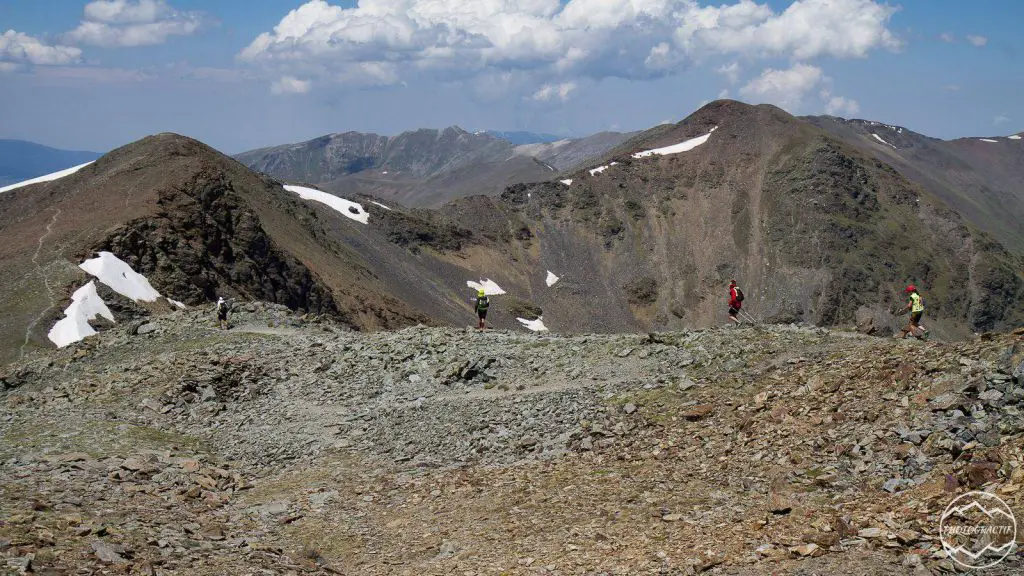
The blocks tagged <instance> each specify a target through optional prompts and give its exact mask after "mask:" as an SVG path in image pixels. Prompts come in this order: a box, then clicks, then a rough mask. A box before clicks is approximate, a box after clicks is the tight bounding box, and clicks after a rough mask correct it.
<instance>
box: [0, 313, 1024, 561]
mask: <svg viewBox="0 0 1024 576" xmlns="http://www.w3.org/2000/svg"><path fill="white" fill-rule="evenodd" d="M213 324H214V323H213V322H212V319H211V316H210V311H209V310H190V311H182V312H175V313H173V314H169V315H166V316H162V317H159V318H154V319H150V320H149V321H148V322H147V323H145V324H141V325H140V324H138V323H136V324H133V325H131V326H120V327H118V328H116V329H114V330H110V331H108V332H104V333H102V334H101V335H100V336H98V337H95V338H92V339H89V340H87V341H86V342H83V343H81V344H79V345H76V346H74V347H70V348H67V349H64V350H60V351H56V352H52V353H48V354H45V355H39V356H36V357H34V358H30V359H27V360H26V361H23V362H21V363H18V364H13V365H10V366H8V367H6V368H5V369H3V371H0V382H2V386H0V394H2V395H3V398H2V405H0V435H2V443H0V490H2V498H0V555H2V560H0V567H3V568H5V569H6V570H7V571H8V572H9V573H12V574H20V573H36V574H189V575H192V574H200V575H202V574H211V575H212V574H238V575H244V574H250V575H277V574H281V575H284V574H318V573H319V574H408V575H420V574H437V575H449V574H457V575H477V574H481V575H485V574H486V575H490V574H495V575H499V574H552V575H554V574H561V575H593V576H597V575H612V574H615V575H621V574H695V573H701V572H704V573H709V574H832V573H840V572H842V573H847V574H897V573H914V574H917V573H920V574H929V573H932V574H934V573H942V572H954V571H957V570H958V568H957V565H956V564H954V563H953V562H952V561H951V560H950V559H949V558H947V557H946V553H945V552H944V550H943V546H942V544H941V543H940V540H939V537H938V528H939V515H940V514H941V513H942V511H943V510H944V509H945V507H946V506H947V504H949V502H950V501H951V500H952V499H953V498H954V497H955V496H956V495H958V494H961V493H965V492H967V491H970V490H976V489H985V490H987V491H990V492H993V493H995V494H998V495H999V496H1000V497H1002V498H1003V499H1004V500H1005V501H1006V502H1007V503H1008V504H1009V505H1010V506H1011V508H1013V509H1014V511H1015V513H1016V516H1017V518H1020V519H1021V520H1022V521H1024V490H1022V488H1024V466H1022V465H1024V416H1022V414H1021V409H1022V408H1024V364H1022V360H1024V332H1020V333H1017V334H1006V335H985V336H983V337H981V338H978V339H976V340H973V341H969V342H961V343H942V342H928V343H922V342H917V341H894V340H891V339H882V338H873V337H867V336H860V335H856V334H852V333H846V332H839V331H828V330H823V329H816V328H805V327H796V326H763V327H753V328H741V329H722V330H708V331H692V332H674V333H663V334H651V335H584V336H572V337H568V336H566V337H562V336H556V335H536V334H531V333H519V332H505V331H487V332H478V331H475V330H471V329H467V330H457V329H441V328H423V327H418V328H410V329H406V330H402V331H398V332H379V333H374V334H360V333H354V332H351V331H348V330H347V329H345V328H343V327H340V326H337V325H334V324H332V323H330V322H327V321H321V320H319V319H316V318H309V317H304V318H299V317H295V316H292V315H291V314H290V313H288V312H287V310H285V309H283V308H281V307H276V306H273V305H264V304H251V305H245V306H243V307H241V308H240V309H239V310H238V313H237V314H236V315H235V318H234V324H235V325H234V327H233V329H232V330H229V331H226V332H224V331H219V330H216V329H215V327H214V325H213ZM1017 538H1018V541H1024V529H1022V530H1021V531H1019V532H1018V535H1017ZM1022 567H1024V556H1021V555H1020V553H1016V555H1014V556H1011V557H1010V558H1008V559H1007V560H1005V561H1004V562H1003V563H1002V564H999V565H998V566H997V567H995V568H992V569H989V570H986V571H985V572H984V573H985V574H1016V573H1019V571H1020V570H1021V569H1022Z"/></svg>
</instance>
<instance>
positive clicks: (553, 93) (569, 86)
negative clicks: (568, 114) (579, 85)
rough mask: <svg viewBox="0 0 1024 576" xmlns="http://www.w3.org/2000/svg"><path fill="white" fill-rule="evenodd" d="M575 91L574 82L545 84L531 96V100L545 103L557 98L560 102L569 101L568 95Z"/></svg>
mask: <svg viewBox="0 0 1024 576" xmlns="http://www.w3.org/2000/svg"><path fill="white" fill-rule="evenodd" d="M575 89H576V83H575V82H565V83H563V84H556V85H552V84H545V85H544V86H541V88H540V90H537V91H536V92H534V94H533V99H534V100H537V101H539V102H546V101H548V100H552V99H555V98H557V99H558V100H561V101H562V102H565V101H566V100H568V99H569V94H571V93H572V91H573V90H575Z"/></svg>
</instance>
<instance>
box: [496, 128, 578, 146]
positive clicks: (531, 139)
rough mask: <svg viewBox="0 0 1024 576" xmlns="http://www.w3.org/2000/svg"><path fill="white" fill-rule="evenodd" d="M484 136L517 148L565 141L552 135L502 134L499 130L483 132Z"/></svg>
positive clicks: (516, 132) (529, 133) (530, 133)
mask: <svg viewBox="0 0 1024 576" xmlns="http://www.w3.org/2000/svg"><path fill="white" fill-rule="evenodd" d="M484 134H490V135H491V136H494V137H495V138H501V139H502V140H504V141H506V142H508V143H509V144H513V145H516V146H519V145H521V144H544V143H547V142H558V141H559V140H567V138H565V137H563V136H555V135H554V134H537V133H536V132H518V131H511V132H504V131H501V130H484Z"/></svg>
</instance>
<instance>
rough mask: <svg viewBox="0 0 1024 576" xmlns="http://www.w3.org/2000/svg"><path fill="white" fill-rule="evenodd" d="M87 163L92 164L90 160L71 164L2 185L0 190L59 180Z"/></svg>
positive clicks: (5, 190)
mask: <svg viewBox="0 0 1024 576" xmlns="http://www.w3.org/2000/svg"><path fill="white" fill-rule="evenodd" d="M89 164H92V162H86V163H85V164H79V165H78V166H72V167H71V168H67V169H64V170H61V171H60V172H54V173H53V174H46V175H44V176H39V177H37V178H33V179H31V180H25V181H24V182H18V183H17V184H11V185H10V186H4V187H3V188H0V192H7V191H8V190H14V189H15V188H21V187H22V186H28V185H30V184H39V183H40V182H52V181H54V180H60V179H61V178H63V177H65V176H71V175H72V174H74V173H75V172H78V171H79V170H81V169H82V168H85V167H86V166H88V165H89Z"/></svg>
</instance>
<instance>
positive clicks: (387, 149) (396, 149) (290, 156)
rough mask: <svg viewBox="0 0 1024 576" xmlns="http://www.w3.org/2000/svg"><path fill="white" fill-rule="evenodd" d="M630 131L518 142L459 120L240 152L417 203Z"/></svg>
mask: <svg viewBox="0 0 1024 576" xmlns="http://www.w3.org/2000/svg"><path fill="white" fill-rule="evenodd" d="M626 137H627V135H624V134H623V135H618V134H614V133H603V134H599V135H596V136H594V137H590V138H584V139H581V140H564V141H560V142H559V143H558V144H557V145H554V144H527V145H522V146H516V145H513V144H512V143H511V142H510V141H509V140H507V139H505V138H502V137H501V136H500V135H492V134H490V133H487V132H477V133H469V132H466V131H465V130H463V129H461V128H459V127H457V126H452V127H449V128H446V129H444V130H428V129H423V130H416V131H412V132H403V133H402V134H399V135H398V136H394V137H386V136H380V135H377V134H363V133H359V132H346V133H342V134H330V135H327V136H323V137H321V138H316V139H314V140H310V141H308V142H302V143H299V144H288V145H284V146H275V147H272V148H263V149H259V150H253V151H250V152H244V153H242V154H239V155H238V156H236V157H237V158H238V160H239V161H241V162H242V163H244V164H245V165H247V166H249V167H250V168H252V169H253V170H256V171H259V172H264V173H266V174H269V175H271V176H274V177H275V178H280V179H282V180H284V181H290V182H309V183H313V184H316V185H318V186H320V187H321V188H322V189H324V190H329V191H332V192H337V193H341V194H349V195H352V194H371V195H373V196H376V197H377V198H380V199H381V200H383V201H387V202H397V203H400V204H404V205H407V206H412V207H436V206H439V205H441V204H443V203H445V202H447V201H449V200H453V199H455V198H461V197H464V196H470V195H474V194H491V195H494V194H498V193H500V192H501V191H502V190H504V189H505V187H507V186H509V185H511V184H517V183H520V182H537V181H543V180H548V179H550V178H551V177H552V176H553V175H554V174H553V172H556V171H558V170H563V169H569V168H573V167H575V166H577V165H578V164H580V163H581V162H585V161H586V160H589V159H591V158H594V157H596V156H600V155H601V154H604V153H605V152H607V151H608V150H609V149H611V148H612V147H614V146H615V145H617V144H619V143H621V142H622V141H623V140H624V139H625V138H626Z"/></svg>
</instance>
